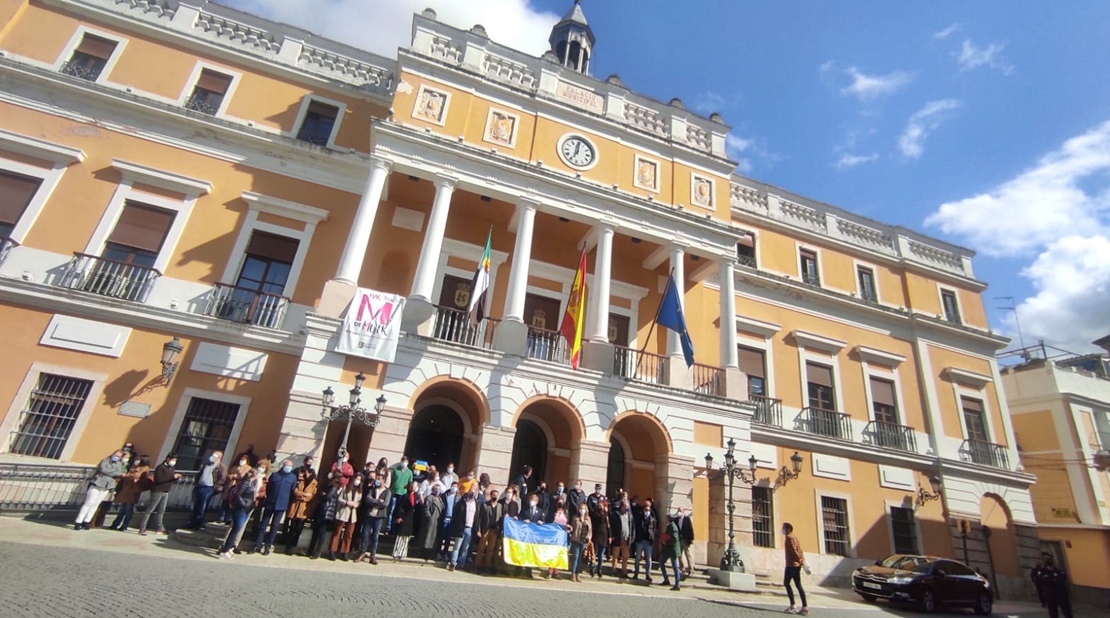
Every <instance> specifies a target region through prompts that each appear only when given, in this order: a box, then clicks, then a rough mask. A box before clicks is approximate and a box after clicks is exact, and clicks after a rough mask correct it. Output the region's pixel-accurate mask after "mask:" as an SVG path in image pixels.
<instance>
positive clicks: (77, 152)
mask: <svg viewBox="0 0 1110 618" xmlns="http://www.w3.org/2000/svg"><path fill="white" fill-rule="evenodd" d="M0 150H7V151H9V152H15V153H19V154H21V155H27V156H28V157H33V158H35V159H43V160H46V161H50V162H51V163H53V164H54V165H55V166H61V167H64V166H67V165H70V164H72V163H81V162H82V161H84V160H85V151H84V150H81V149H80V148H74V147H72V146H66V145H65V144H59V143H57V142H48V141H46V140H43V139H39V138H37V137H32V136H30V135H23V134H22V133H13V132H12V131H5V130H4V129H0Z"/></svg>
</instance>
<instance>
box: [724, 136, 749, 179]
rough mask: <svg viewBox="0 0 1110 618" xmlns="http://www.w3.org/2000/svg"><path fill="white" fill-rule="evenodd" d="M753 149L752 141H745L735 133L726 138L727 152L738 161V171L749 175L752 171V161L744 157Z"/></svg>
mask: <svg viewBox="0 0 1110 618" xmlns="http://www.w3.org/2000/svg"><path fill="white" fill-rule="evenodd" d="M751 147H752V140H749V139H744V138H742V137H740V136H739V135H736V134H735V133H729V134H728V135H726V136H725V151H726V152H728V156H729V158H730V159H732V160H733V161H736V171H738V172H740V173H741V174H747V173H748V172H750V171H752V160H751V159H750V158H748V157H745V156H743V153H744V152H747V151H748V150H750V149H751Z"/></svg>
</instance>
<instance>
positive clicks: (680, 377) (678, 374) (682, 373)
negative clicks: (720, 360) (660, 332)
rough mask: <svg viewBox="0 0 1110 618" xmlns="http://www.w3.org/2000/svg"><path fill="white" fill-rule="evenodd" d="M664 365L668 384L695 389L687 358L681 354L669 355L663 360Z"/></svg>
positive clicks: (674, 386)
mask: <svg viewBox="0 0 1110 618" xmlns="http://www.w3.org/2000/svg"><path fill="white" fill-rule="evenodd" d="M668 332H669V331H668ZM663 367H664V375H665V376H666V383H667V386H670V387H671V388H680V389H682V390H687V391H689V390H693V389H694V376H693V373H692V372H691V371H690V368H689V367H687V366H686V359H685V358H683V356H682V355H681V354H679V355H678V356H668V357H667V358H666V360H664V361H663Z"/></svg>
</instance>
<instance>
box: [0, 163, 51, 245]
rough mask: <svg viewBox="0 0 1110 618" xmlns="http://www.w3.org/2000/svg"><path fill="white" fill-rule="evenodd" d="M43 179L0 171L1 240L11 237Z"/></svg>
mask: <svg viewBox="0 0 1110 618" xmlns="http://www.w3.org/2000/svg"><path fill="white" fill-rule="evenodd" d="M41 184H42V180H40V179H38V178H31V177H30V176H23V175H21V174H13V173H11V172H4V171H0V240H3V239H5V238H10V237H11V235H12V230H14V229H15V226H16V224H17V223H19V218H20V217H22V216H23V211H25V210H27V205H28V204H30V203H31V200H32V199H34V197H35V193H37V192H38V190H39V185H41Z"/></svg>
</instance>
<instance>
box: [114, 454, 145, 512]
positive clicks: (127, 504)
mask: <svg viewBox="0 0 1110 618" xmlns="http://www.w3.org/2000/svg"><path fill="white" fill-rule="evenodd" d="M148 472H150V458H149V457H147V456H146V455H143V456H141V457H137V461H136V462H135V463H134V464H133V465H132V466H131V469H130V470H129V471H128V472H127V474H125V475H123V478H122V479H120V482H119V485H118V486H117V487H118V490H117V491H116V500H115V502H116V504H118V505H119V513H116V518H115V520H114V521H112V525H111V526H110V527H111V528H112V530H119V531H125V530H127V527H128V526H130V525H131V519H132V518H134V517H135V504H137V503H138V502H139V496H141V495H143V492H144V491H146V490H148V489H150V488H151V486H152V485H153V483H151V481H150V478H149V477H148V476H147V473H148Z"/></svg>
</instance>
